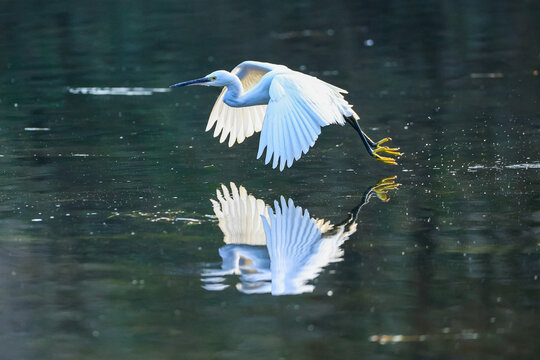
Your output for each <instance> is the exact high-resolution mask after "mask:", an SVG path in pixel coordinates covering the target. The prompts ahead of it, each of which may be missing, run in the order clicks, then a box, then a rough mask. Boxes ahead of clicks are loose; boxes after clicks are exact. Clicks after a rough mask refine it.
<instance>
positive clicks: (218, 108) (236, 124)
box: [172, 61, 401, 170]
mask: <svg viewBox="0 0 540 360" xmlns="http://www.w3.org/2000/svg"><path fill="white" fill-rule="evenodd" d="M187 85H205V86H223V87H224V89H223V90H222V91H221V94H220V95H219V96H218V98H217V101H216V103H215V104H214V107H213V109H212V112H211V113H210V117H209V119H208V124H207V126H206V131H210V130H211V129H212V128H214V127H215V129H214V137H218V136H219V141H220V142H225V140H227V138H228V145H229V147H231V146H233V145H234V144H235V143H242V142H243V141H244V140H245V139H246V138H248V137H250V136H252V135H253V134H254V133H256V132H259V131H261V137H260V140H259V150H258V153H257V158H260V157H261V156H262V154H263V152H264V151H265V149H266V156H265V163H266V164H268V163H269V162H270V160H272V158H273V161H272V167H273V168H276V167H277V166H278V165H279V168H280V170H283V169H284V168H285V166H287V167H291V166H292V164H293V162H294V161H295V160H298V159H300V157H301V156H302V154H306V153H307V152H308V151H309V149H310V148H311V147H312V146H313V145H314V144H315V141H316V140H317V138H318V136H319V134H320V133H321V128H322V127H324V126H327V125H331V124H339V125H344V124H346V123H349V124H350V125H351V126H352V127H353V128H354V129H355V131H356V132H358V134H359V135H360V137H361V138H362V141H363V144H364V146H365V147H366V149H367V150H368V152H369V154H370V155H371V156H373V157H375V158H376V159H377V160H380V161H383V162H385V163H389V164H396V162H395V159H393V158H390V157H385V156H381V155H379V154H378V153H379V152H386V153H389V154H392V155H401V154H400V153H399V152H397V150H398V149H397V148H389V147H386V146H380V144H381V143H383V142H385V141H388V140H389V139H390V138H385V139H382V140H381V141H379V142H373V141H372V140H371V139H370V138H369V137H367V135H365V133H364V132H363V131H362V130H361V129H360V126H359V125H358V123H357V121H358V120H359V119H360V118H359V116H358V115H357V114H356V113H355V112H354V111H353V110H352V105H350V104H349V103H348V102H347V101H346V100H345V98H344V97H343V95H342V94H346V93H347V91H345V90H343V89H341V88H338V87H336V86H334V85H331V84H329V83H326V82H324V81H322V80H320V79H317V78H316V77H313V76H310V75H307V74H303V73H301V72H297V71H293V70H291V69H289V68H287V67H286V66H284V65H276V64H270V63H265V62H258V61H244V62H243V63H241V64H239V65H238V66H237V67H235V68H234V69H233V70H232V72H228V71H225V70H218V71H214V72H213V73H211V74H208V75H207V76H205V77H203V78H200V79H196V80H191V81H187V82H183V83H178V84H175V85H172V87H179V86H187Z"/></svg>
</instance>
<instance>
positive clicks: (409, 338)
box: [368, 328, 503, 345]
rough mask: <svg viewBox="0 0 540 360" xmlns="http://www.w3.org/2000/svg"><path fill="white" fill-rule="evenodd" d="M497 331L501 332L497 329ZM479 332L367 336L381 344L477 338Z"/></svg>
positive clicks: (462, 331) (469, 330) (471, 330)
mask: <svg viewBox="0 0 540 360" xmlns="http://www.w3.org/2000/svg"><path fill="white" fill-rule="evenodd" d="M498 332H499V333H500V332H503V331H501V330H499V329H498ZM479 337H480V334H479V333H478V332H477V331H475V330H473V329H463V330H461V331H459V332H458V333H454V334H452V333H451V331H450V329H449V328H444V329H442V330H441V334H420V335H372V336H370V337H369V338H368V340H369V341H370V342H376V343H379V344H381V345H385V344H395V343H400V342H422V341H426V340H434V339H452V340H458V339H460V340H478V338H479Z"/></svg>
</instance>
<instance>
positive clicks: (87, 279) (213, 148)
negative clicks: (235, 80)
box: [0, 0, 540, 359]
mask: <svg viewBox="0 0 540 360" xmlns="http://www.w3.org/2000/svg"><path fill="white" fill-rule="evenodd" d="M0 8H1V10H2V11H0V26H1V28H2V31H1V32H0V68H2V69H3V71H2V72H0V109H1V114H2V116H1V118H0V227H1V229H2V235H1V237H0V348H1V349H2V357H5V358H6V359H60V358H77V359H108V358H114V359H176V358H179V357H180V358H189V359H253V358H257V359H278V358H283V359H328V358H336V359H357V358H368V359H402V358H411V359H418V358H430V359H469V358H471V359H472V358H484V359H488V358H493V359H495V358H497V359H499V358H501V357H504V358H509V359H516V358H523V359H525V358H534V357H535V355H536V353H537V351H538V350H539V346H538V340H537V339H538V336H539V335H540V329H539V325H538V321H537V318H538V306H539V305H540V300H539V299H540V298H539V289H540V280H539V279H538V277H539V275H540V255H539V244H540V243H539V232H540V206H539V204H540V202H539V201H540V199H539V196H538V192H539V190H540V186H539V184H540V182H539V179H540V170H539V168H540V157H539V155H538V149H539V148H540V141H539V138H540V137H539V132H540V108H539V105H538V95H539V94H540V92H539V90H540V76H539V75H538V71H539V70H540V42H538V34H539V30H540V29H539V25H538V24H539V23H538V21H537V19H538V17H539V16H540V8H539V6H538V4H537V2H534V1H519V2H518V1H502V0H501V1H469V2H445V1H390V2H366V1H361V2H358V1H333V2H331V3H330V4H328V3H327V2H322V1H299V2H289V1H282V2H280V1H278V2H266V1H262V2H251V1H241V2H236V1H234V2H233V1H219V2H210V1H187V2H166V1H157V2H152V3H149V2H125V1H110V2H104V3H98V4H94V3H88V2H83V1H69V2H67V1H50V2H47V3H42V2H37V1H18V2H12V1H2V2H0ZM247 59H253V60H262V61H270V62H275V63H282V64H286V65H287V66H289V67H290V68H292V69H295V70H301V71H304V72H307V73H310V74H312V75H316V76H318V77H320V78H321V79H324V80H325V81H328V82H330V83H333V84H335V85H337V86H340V87H342V88H345V89H347V90H349V95H348V99H349V101H350V102H351V103H352V104H354V105H355V110H356V111H357V112H358V113H359V115H360V116H361V118H362V126H363V128H364V129H365V130H366V132H368V134H369V135H370V136H371V137H373V138H374V139H379V138H383V137H386V136H391V137H392V138H393V139H394V140H393V143H394V144H396V145H398V146H400V147H401V150H402V151H403V152H404V153H405V155H404V156H403V157H402V158H401V159H400V161H399V163H400V164H399V165H398V166H389V165H385V164H382V163H379V162H376V161H374V160H373V159H371V158H369V157H368V156H367V154H366V152H365V150H364V149H363V147H362V145H361V142H360V139H359V138H358V136H357V135H356V133H355V132H354V131H353V130H352V129H351V128H341V127H339V126H332V127H328V128H325V129H324V130H323V132H322V134H321V136H320V137H319V139H318V141H317V143H316V145H315V146H314V148H312V149H311V150H310V151H309V153H308V154H307V155H304V156H303V157H302V158H301V159H300V160H299V161H298V162H296V163H295V164H294V166H293V167H292V168H291V169H287V170H285V171H284V172H282V173H280V172H279V171H276V170H274V169H271V168H270V167H269V166H265V165H264V163H263V162H262V161H260V160H257V159H255V155H256V153H257V147H258V136H253V137H252V138H249V139H247V140H246V141H245V142H244V143H243V144H239V145H235V146H234V147H233V148H232V149H228V147H227V145H226V144H220V143H219V142H218V141H217V139H213V138H212V134H211V133H204V128H205V126H206V121H207V117H208V115H209V112H210V110H211V107H212V104H213V102H214V100H215V98H216V97H217V95H218V93H219V92H218V91H217V90H216V89H208V88H187V89H175V90H174V91H168V88H167V86H168V85H170V84H173V83H176V82H179V81H183V80H189V79H192V78H197V77H200V76H202V75H205V74H207V73H209V72H211V71H213V70H215V69H221V68H224V69H231V68H233V67H234V66H235V65H236V64H238V63H240V62H241V61H243V60H247ZM392 176H397V178H396V180H395V181H396V182H399V183H401V186H399V187H398V188H396V189H392V190H389V191H388V194H387V195H388V198H389V201H388V202H383V201H380V199H379V198H377V197H372V198H371V200H370V202H369V203H368V204H366V205H365V206H364V207H362V209H361V212H360V213H359V214H358V219H357V221H355V231H354V232H353V233H351V234H350V235H349V236H348V238H347V239H346V241H343V242H342V243H341V244H340V245H339V246H338V248H337V249H336V252H337V255H338V256H337V258H333V260H332V261H328V262H327V263H326V264H325V265H324V266H323V267H322V268H321V269H320V270H319V271H316V272H314V273H312V274H311V275H310V276H309V277H307V278H304V280H305V281H304V282H303V283H302V284H303V285H305V287H302V288H301V289H302V291H296V292H295V293H296V294H295V295H283V296H277V295H282V294H279V293H276V292H274V294H273V295H272V291H261V292H262V293H259V294H250V293H249V292H247V291H242V287H241V286H238V284H242V283H243V282H244V283H245V276H244V275H243V274H240V275H234V274H226V275H224V274H222V275H223V276H221V279H219V281H214V282H212V284H214V285H216V284H217V285H223V286H217V287H216V286H210V287H209V286H208V284H209V282H208V281H205V278H206V277H207V276H206V275H207V274H208V271H210V270H212V269H214V270H215V269H222V265H223V257H222V256H220V249H222V248H223V247H224V246H227V244H226V243H225V242H224V233H223V232H222V230H221V228H220V226H219V221H218V218H217V217H216V214H215V213H214V207H213V204H212V202H211V201H210V200H211V199H212V200H216V199H217V194H216V190H218V189H221V184H225V185H227V186H229V183H230V182H233V183H235V184H236V185H237V186H238V187H239V186H243V187H244V188H245V189H246V191H247V193H249V194H251V195H252V196H253V197H254V198H256V199H260V200H261V201H263V202H264V203H265V204H268V205H269V206H271V207H272V208H273V209H275V205H274V201H275V200H278V201H279V200H280V198H281V197H282V196H283V198H284V199H285V200H288V199H292V201H294V206H298V207H301V208H302V209H303V210H304V211H305V210H307V211H308V212H309V217H310V218H311V217H313V218H316V219H324V221H328V222H329V223H330V224H340V223H342V222H343V221H345V220H346V219H347V217H348V213H349V211H350V210H351V209H354V208H355V206H357V205H359V204H360V203H361V202H362V198H363V195H364V193H365V191H366V190H367V189H369V188H370V187H371V186H373V185H375V184H376V183H377V182H378V181H379V180H381V179H383V178H388V177H392ZM280 206H281V205H280ZM257 249H259V250H261V251H262V255H261V256H262V257H261V259H263V260H264V259H266V257H268V258H269V256H270V255H268V253H266V255H265V251H266V250H265V248H264V246H262V245H261V247H259V248H257ZM251 253H253V252H251ZM260 253H261V252H259V253H257V254H260ZM257 256H258V255H257ZM267 260H268V259H266V260H265V261H267ZM267 265H268V264H266V265H264V266H267ZM268 266H269V265H268ZM257 269H259V270H260V269H269V268H268V267H263V266H262V265H261V267H259V268H257ZM261 273H263V275H264V274H266V275H265V276H267V275H268V272H267V271H266V272H265V271H262V272H261ZM243 276H244V277H243ZM264 281H266V283H267V284H268V279H267V278H266V280H264ZM248 285H249V284H248ZM265 286H266V285H265ZM263 288H264V287H263ZM265 289H266V288H265ZM218 290H219V291H218Z"/></svg>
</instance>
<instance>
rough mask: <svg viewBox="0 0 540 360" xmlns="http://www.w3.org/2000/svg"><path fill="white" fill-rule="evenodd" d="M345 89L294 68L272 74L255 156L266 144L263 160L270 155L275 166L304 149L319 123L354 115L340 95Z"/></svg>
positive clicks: (316, 133) (314, 137)
mask: <svg viewBox="0 0 540 360" xmlns="http://www.w3.org/2000/svg"><path fill="white" fill-rule="evenodd" d="M342 92H343V93H345V92H346V91H345V90H342V89H340V88H338V87H336V86H333V85H330V84H328V83H326V82H324V81H322V80H319V79H317V78H315V77H313V76H309V75H306V74H302V73H299V72H296V71H290V72H284V73H280V74H278V75H276V76H275V77H274V79H273V80H272V83H271V85H270V102H269V103H268V107H267V109H266V117H265V119H264V123H263V128H262V132H261V139H260V142H259V152H258V154H257V158H259V157H261V155H262V153H263V151H264V149H265V148H266V159H265V163H266V164H268V163H269V162H270V159H271V158H272V155H273V157H274V161H273V163H272V167H273V168H275V167H276V166H277V165H278V162H279V165H280V166H279V169H280V170H281V171H282V170H283V168H284V167H285V164H287V166H288V167H291V165H292V163H293V161H294V159H296V160H298V159H299V158H300V157H301V156H302V153H304V154H305V153H307V152H308V151H309V148H310V147H311V146H313V144H314V143H315V140H317V137H318V136H319V134H320V133H321V127H324V126H326V125H330V124H341V125H342V124H344V123H345V120H344V119H343V116H357V115H356V114H355V113H354V111H353V110H352V109H351V107H352V106H351V105H349V103H347V101H346V100H345V99H344V98H343V95H341V93H342Z"/></svg>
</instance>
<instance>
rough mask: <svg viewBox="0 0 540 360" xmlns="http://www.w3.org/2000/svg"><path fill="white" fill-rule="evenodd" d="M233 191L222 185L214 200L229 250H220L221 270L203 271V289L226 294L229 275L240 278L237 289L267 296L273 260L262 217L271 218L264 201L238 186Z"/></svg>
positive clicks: (224, 239)
mask: <svg viewBox="0 0 540 360" xmlns="http://www.w3.org/2000/svg"><path fill="white" fill-rule="evenodd" d="M230 187H231V189H230V191H229V189H228V188H227V187H226V186H224V185H222V186H221V191H220V190H219V189H218V190H217V191H216V194H217V199H218V201H215V200H212V199H211V200H210V201H211V202H212V204H213V207H214V213H215V214H216V216H217V218H218V221H219V227H220V229H221V231H222V232H223V241H224V242H225V244H227V245H225V246H223V247H221V248H220V249H219V255H220V256H221V258H222V265H221V269H206V270H205V271H203V274H202V275H203V282H204V285H203V288H204V289H206V290H223V289H225V288H227V287H228V285H226V284H225V283H224V282H225V280H226V279H225V278H223V276H225V275H239V276H240V280H241V281H240V283H238V284H237V285H236V288H237V289H238V290H239V291H241V292H244V293H249V294H252V293H266V292H269V288H270V284H269V281H270V278H271V276H270V259H269V258H268V251H267V250H266V246H264V245H266V236H265V234H264V228H263V224H262V220H261V217H267V216H268V210H267V206H266V204H265V203H264V201H262V200H260V199H256V198H255V197H254V196H253V195H248V193H247V191H246V189H245V188H244V187H243V186H240V188H237V187H236V185H235V184H234V183H231V184H230Z"/></svg>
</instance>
